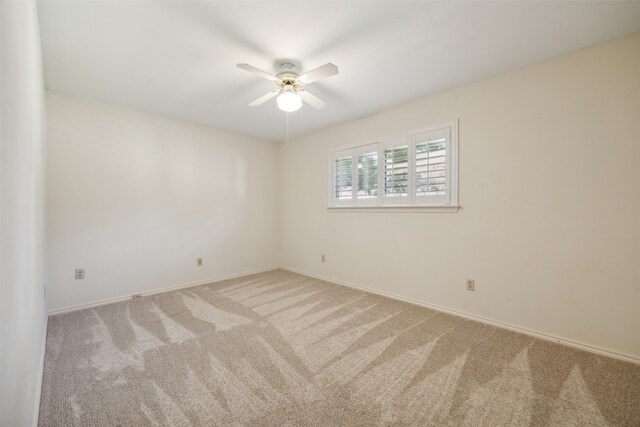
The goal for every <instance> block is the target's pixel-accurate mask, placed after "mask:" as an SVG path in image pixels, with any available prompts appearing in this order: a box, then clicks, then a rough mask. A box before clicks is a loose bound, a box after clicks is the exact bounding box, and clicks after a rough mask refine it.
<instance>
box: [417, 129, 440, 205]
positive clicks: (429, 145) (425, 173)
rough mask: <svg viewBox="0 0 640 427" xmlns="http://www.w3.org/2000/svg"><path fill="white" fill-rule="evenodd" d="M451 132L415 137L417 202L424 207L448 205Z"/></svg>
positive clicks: (427, 133) (438, 132)
mask: <svg viewBox="0 0 640 427" xmlns="http://www.w3.org/2000/svg"><path fill="white" fill-rule="evenodd" d="M448 141H449V130H448V129H440V130H436V131H431V132H421V133H418V134H416V135H414V150H413V152H414V156H415V160H414V162H415V173H414V177H415V181H414V184H415V202H416V204H424V205H444V204H447V203H448V197H447V195H448V193H449V191H448V189H449V176H448V175H449V167H448V165H449V162H448V157H449V156H448V152H449V148H448V145H449V143H448Z"/></svg>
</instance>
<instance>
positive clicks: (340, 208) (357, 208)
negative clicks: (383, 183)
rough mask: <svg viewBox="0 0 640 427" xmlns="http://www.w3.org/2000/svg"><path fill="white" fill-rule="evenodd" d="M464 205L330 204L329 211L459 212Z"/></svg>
mask: <svg viewBox="0 0 640 427" xmlns="http://www.w3.org/2000/svg"><path fill="white" fill-rule="evenodd" d="M461 208H462V206H459V205H438V206H329V207H328V208H327V210H329V212H396V213H397V212H433V213H435V212H442V213H446V212H453V213H454V212H458V210H459V209H461Z"/></svg>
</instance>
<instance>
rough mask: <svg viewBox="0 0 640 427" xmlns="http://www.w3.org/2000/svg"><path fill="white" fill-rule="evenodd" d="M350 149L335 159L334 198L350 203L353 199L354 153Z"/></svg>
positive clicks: (337, 200)
mask: <svg viewBox="0 0 640 427" xmlns="http://www.w3.org/2000/svg"><path fill="white" fill-rule="evenodd" d="M350 151H351V150H348V152H346V153H341V154H340V155H338V156H335V157H334V159H333V188H332V190H333V196H332V197H333V199H334V201H336V202H338V204H340V202H343V203H342V204H350V203H351V200H352V199H353V155H352V154H351V153H350Z"/></svg>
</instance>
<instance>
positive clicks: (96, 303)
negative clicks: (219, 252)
mask: <svg viewBox="0 0 640 427" xmlns="http://www.w3.org/2000/svg"><path fill="white" fill-rule="evenodd" d="M279 268H280V267H269V268H263V269H260V270H253V271H246V272H244V273H239V274H232V275H229V276H222V277H215V278H213V279H205V280H198V281H196V282H189V283H183V284H180V285H175V286H168V287H165V288H160V289H155V290H153V291H147V292H140V293H138V294H135V295H140V296H143V297H144V296H148V295H155V294H162V293H165V292H169V291H175V290H178V289H184V288H192V287H194V286H200V285H208V284H209V283H216V282H221V281H223V280H228V279H235V278H236V277H242V276H249V275H251V274H258V273H264V272H266V271H272V270H278V269H279ZM132 297H133V295H125V296H121V297H116V298H108V299H104V300H100V301H94V302H90V303H87V304H80V305H74V306H71V307H65V308H60V309H57V310H52V311H50V312H49V316H55V315H56V314H62V313H69V312H72V311H78V310H83V309H85V308H92V307H98V306H101V305H106V304H112V303H114V302H121V301H127V300H130V299H131V298H132Z"/></svg>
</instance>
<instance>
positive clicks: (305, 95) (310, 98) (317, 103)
mask: <svg viewBox="0 0 640 427" xmlns="http://www.w3.org/2000/svg"><path fill="white" fill-rule="evenodd" d="M298 95H300V98H302V100H303V101H304V102H306V103H307V104H309V105H311V106H312V107H313V108H315V109H318V110H320V109H322V108H324V107H325V106H326V105H327V103H326V102H324V101H323V100H322V99H320V98H318V97H317V96H315V95H313V94H310V93H309V92H307V91H306V90H302V89H300V90H299V91H298Z"/></svg>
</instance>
